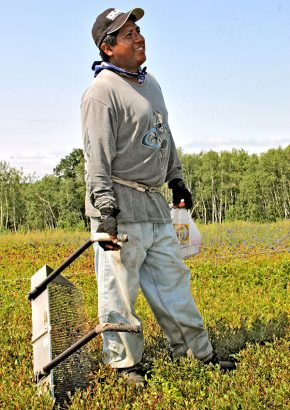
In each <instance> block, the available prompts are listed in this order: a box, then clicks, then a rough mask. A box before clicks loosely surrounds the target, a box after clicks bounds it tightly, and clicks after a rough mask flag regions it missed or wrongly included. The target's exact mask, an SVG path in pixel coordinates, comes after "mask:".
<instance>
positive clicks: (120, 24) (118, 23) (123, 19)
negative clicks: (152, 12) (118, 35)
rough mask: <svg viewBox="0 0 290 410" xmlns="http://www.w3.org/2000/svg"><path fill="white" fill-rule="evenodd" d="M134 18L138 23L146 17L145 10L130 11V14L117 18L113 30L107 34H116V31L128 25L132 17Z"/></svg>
mask: <svg viewBox="0 0 290 410" xmlns="http://www.w3.org/2000/svg"><path fill="white" fill-rule="evenodd" d="M131 15H132V16H134V17H135V18H136V21H138V20H140V19H141V18H142V17H143V16H144V10H143V9H140V8H135V9H132V10H131V11H129V12H128V13H125V14H123V15H122V16H121V17H120V18H119V19H118V18H116V22H115V23H116V24H113V26H112V27H111V30H110V31H108V32H107V34H112V33H115V31H118V30H120V28H121V27H123V25H124V24H125V23H126V21H127V20H128V19H129V17H130V16H131Z"/></svg>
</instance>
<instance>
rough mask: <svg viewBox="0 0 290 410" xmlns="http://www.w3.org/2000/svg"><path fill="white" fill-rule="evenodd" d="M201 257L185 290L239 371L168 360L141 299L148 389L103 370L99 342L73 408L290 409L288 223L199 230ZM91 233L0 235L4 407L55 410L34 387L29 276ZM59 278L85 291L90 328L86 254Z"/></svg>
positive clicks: (89, 259)
mask: <svg viewBox="0 0 290 410" xmlns="http://www.w3.org/2000/svg"><path fill="white" fill-rule="evenodd" d="M200 228H201V231H202V234H203V238H204V242H203V247H202V252H201V254H200V255H199V256H196V257H194V258H191V259H189V260H187V261H186V263H187V264H188V266H189V267H190V269H191V272H192V278H191V286H192V292H193V294H194V296H195V299H196V302H197V304H198V306H199V308H200V310H201V313H202V315H203V317H204V319H205V322H206V325H207V327H208V330H209V333H210V335H211V339H212V342H213V344H214V347H215V349H216V350H217V352H218V353H219V355H220V356H221V357H225V356H227V355H228V354H232V355H234V356H235V357H236V358H237V359H238V360H239V364H238V368H237V370H236V371H234V372H233V373H230V374H227V373H221V372H220V370H219V369H218V368H215V367H212V366H202V365H201V364H199V363H198V362H197V361H196V360H189V359H186V358H184V359H181V360H180V361H172V360H171V359H170V356H169V352H168V345H167V341H166V340H165V339H164V337H163V335H162V333H161V332H160V329H159V327H158V326H157V324H156V321H155V319H154V317H153V315H152V313H151V312H150V309H149V307H148V305H147V303H146V301H145V300H144V298H143V296H142V294H141V293H140V296H139V299H138V305H137V310H138V314H139V315H140V316H141V317H142V320H143V323H144V330H145V340H146V351H145V356H144V362H145V365H147V366H148V367H149V365H150V368H151V371H150V378H149V379H148V384H147V386H146V387H145V388H140V387H134V386H128V385H126V383H125V381H124V379H122V378H121V377H120V376H119V375H118V374H117V373H116V372H115V371H114V370H111V369H110V368H108V367H107V366H104V365H102V364H101V363H100V355H101V353H100V352H101V338H100V337H99V338H96V339H95V340H94V341H92V342H90V343H89V348H90V349H91V351H92V352H95V356H96V364H95V368H94V371H93V374H92V377H91V385H90V387H89V389H87V390H85V391H79V392H77V393H76V394H75V395H74V396H73V397H72V399H71V404H70V406H69V409H71V410H72V409H74V410H82V409H86V410H93V409H104V410H105V409H106V410H107V409H112V410H113V409H114V410H115V409H120V410H121V409H135V410H139V409H144V410H145V409H146V410H147V409H148V410H149V409H150V410H154V409H156V410H157V409H158V410H167V409H172V410H173V409H177V410H178V409H180V410H181V409H190V410H201V409H208V410H209V409H210V410H223V409H225V410H226V409H227V410H238V409H240V410H244V409H246V410H252V409H255V410H256V409H272V410H279V409H285V410H286V409H288V408H289V406H290V389H289V386H290V383H289V382H290V380H289V375H290V371H289V370H290V368H289V363H290V353H289V352H290V350H289V318H288V313H289V273H290V253H289V252H290V223H289V221H281V222H277V223H264V224H257V223H250V222H233V223H223V224H213V225H206V226H205V225H201V226H200ZM87 237H88V233H86V232H84V231H82V232H73V233H67V232H65V231H57V230H54V231H45V232H31V233H4V234H2V235H1V236H0V239H1V241H0V275H1V281H0V293H1V299H0V331H1V355H0V379H1V383H0V408H3V409H8V410H13V409H17V410H18V409H19V410H20V409H21V410H22V409H23V410H29V409H52V406H53V404H52V400H51V398H50V396H49V395H48V394H47V395H44V396H39V395H38V394H37V389H36V386H35V385H34V383H33V380H32V379H33V369H32V345H31V308H30V303H29V301H28V299H27V294H28V292H29V290H30V277H31V276H32V275H33V274H34V273H35V272H36V271H37V270H38V269H39V268H40V267H42V266H43V265H44V264H46V263H47V264H48V265H50V266H51V267H53V268H56V267H57V266H58V265H59V264H60V263H62V262H63V260H64V259H65V258H66V257H67V256H69V255H70V254H71V253H72V252H73V251H74V250H75V249H76V248H77V247H78V246H79V245H81V244H82V243H84V241H85V240H86V239H87ZM64 274H65V276H66V277H67V278H68V279H69V280H71V281H72V282H73V283H75V284H76V285H77V287H78V288H79V289H81V290H82V291H83V292H84V296H85V310H86V315H87V320H88V323H89V328H92V327H93V326H94V325H95V324H96V323H97V296H96V295H97V284H96V280H95V274H94V268H93V251H92V249H89V250H88V251H86V253H84V254H83V255H82V256H81V257H80V258H78V259H77V260H76V261H75V262H74V263H73V264H72V265H71V266H70V267H69V268H68V269H67V270H66V271H65V273H64Z"/></svg>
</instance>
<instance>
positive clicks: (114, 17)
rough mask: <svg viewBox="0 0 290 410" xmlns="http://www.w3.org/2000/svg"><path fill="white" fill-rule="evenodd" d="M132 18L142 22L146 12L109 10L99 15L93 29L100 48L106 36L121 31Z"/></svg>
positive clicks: (93, 34) (140, 10) (141, 10)
mask: <svg viewBox="0 0 290 410" xmlns="http://www.w3.org/2000/svg"><path fill="white" fill-rule="evenodd" d="M130 16H134V17H135V21H137V20H140V19H141V18H142V17H143V16H144V10H143V9H140V8H135V9H132V10H130V11H128V12H127V13H124V12H123V11H121V10H118V9H115V8H109V9H107V10H105V11H103V13H101V14H99V15H98V16H97V18H96V21H95V23H94V25H93V28H92V36H93V39H94V42H95V43H96V45H97V46H98V48H100V46H101V45H102V42H103V40H104V38H105V37H106V35H107V34H112V33H114V32H115V31H117V30H119V29H120V28H121V27H122V26H123V25H124V24H125V23H126V21H127V20H128V18H129V17H130Z"/></svg>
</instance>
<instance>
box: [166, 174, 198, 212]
mask: <svg viewBox="0 0 290 410" xmlns="http://www.w3.org/2000/svg"><path fill="white" fill-rule="evenodd" d="M168 187H169V188H170V189H172V195H173V205H175V206H178V205H179V204H180V202H181V200H182V199H183V200H184V203H185V207H186V208H187V209H190V208H192V205H193V204H192V196H191V193H190V192H189V190H188V189H187V188H186V186H185V184H184V182H183V180H182V179H178V178H176V179H172V180H171V181H170V182H169V183H168Z"/></svg>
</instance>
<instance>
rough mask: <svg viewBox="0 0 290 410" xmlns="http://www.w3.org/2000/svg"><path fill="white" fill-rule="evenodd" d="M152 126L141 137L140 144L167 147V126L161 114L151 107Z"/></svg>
mask: <svg viewBox="0 0 290 410" xmlns="http://www.w3.org/2000/svg"><path fill="white" fill-rule="evenodd" d="M153 115H154V127H152V128H151V129H150V130H149V131H148V132H147V133H146V134H145V135H144V137H143V138H142V144H143V145H145V146H146V147H151V148H161V149H164V148H166V147H167V137H168V134H169V132H170V131H169V127H168V125H167V124H165V123H164V120H163V116H162V114H160V113H159V112H158V111H156V110H155V109H153Z"/></svg>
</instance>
